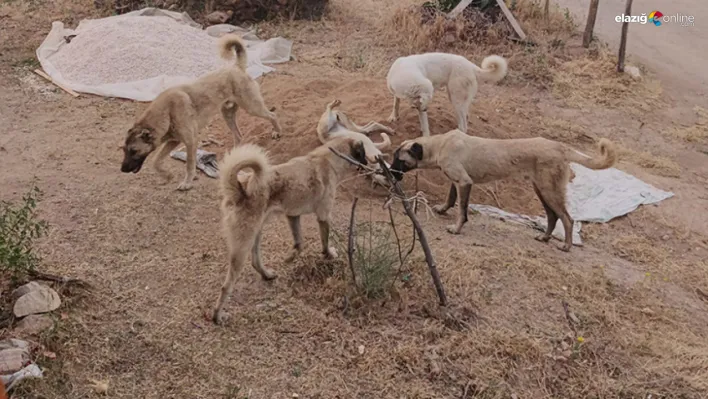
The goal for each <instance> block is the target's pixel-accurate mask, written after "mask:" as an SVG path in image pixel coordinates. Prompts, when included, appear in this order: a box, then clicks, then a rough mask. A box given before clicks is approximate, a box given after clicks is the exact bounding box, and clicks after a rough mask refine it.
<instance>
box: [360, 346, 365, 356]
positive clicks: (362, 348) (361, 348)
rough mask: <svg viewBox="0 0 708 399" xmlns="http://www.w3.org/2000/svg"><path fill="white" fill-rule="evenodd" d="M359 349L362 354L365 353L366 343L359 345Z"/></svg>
mask: <svg viewBox="0 0 708 399" xmlns="http://www.w3.org/2000/svg"><path fill="white" fill-rule="evenodd" d="M358 349H359V354H360V355H363V354H364V350H365V349H366V348H364V345H359V348H358Z"/></svg>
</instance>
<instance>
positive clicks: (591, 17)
mask: <svg viewBox="0 0 708 399" xmlns="http://www.w3.org/2000/svg"><path fill="white" fill-rule="evenodd" d="M599 4H600V0H590V9H589V10H588V21H587V23H585V33H583V47H585V48H588V47H590V42H591V41H592V32H593V30H594V29H595V19H596V18H597V7H598V5H599Z"/></svg>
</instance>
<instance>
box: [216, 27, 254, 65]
mask: <svg viewBox="0 0 708 399" xmlns="http://www.w3.org/2000/svg"><path fill="white" fill-rule="evenodd" d="M219 51H220V52H221V58H223V59H225V60H230V59H232V58H234V52H236V65H237V66H238V67H239V69H241V70H242V71H244V72H246V67H247V66H248V56H247V55H246V46H245V45H244V44H243V40H241V38H240V37H239V36H238V35H234V34H228V35H224V36H222V37H221V38H220V39H219Z"/></svg>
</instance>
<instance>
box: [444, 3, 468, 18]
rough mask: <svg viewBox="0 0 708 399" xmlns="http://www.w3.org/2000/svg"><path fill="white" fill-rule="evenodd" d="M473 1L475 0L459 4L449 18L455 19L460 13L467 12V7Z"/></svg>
mask: <svg viewBox="0 0 708 399" xmlns="http://www.w3.org/2000/svg"><path fill="white" fill-rule="evenodd" d="M472 1H473V0H462V1H460V2H459V3H457V5H456V6H455V8H453V9H452V11H450V12H449V13H447V18H455V17H456V16H458V15H459V14H460V13H462V11H464V10H465V8H467V6H469V5H470V3H472Z"/></svg>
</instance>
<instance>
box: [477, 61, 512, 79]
mask: <svg viewBox="0 0 708 399" xmlns="http://www.w3.org/2000/svg"><path fill="white" fill-rule="evenodd" d="M507 70H508V66H507V62H506V60H505V59H504V58H503V57H500V56H498V55H490V56H488V57H485V58H484V60H482V68H479V67H477V76H478V77H479V78H480V79H482V80H485V81H491V82H498V81H500V80H502V79H504V77H505V76H506V73H507Z"/></svg>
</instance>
